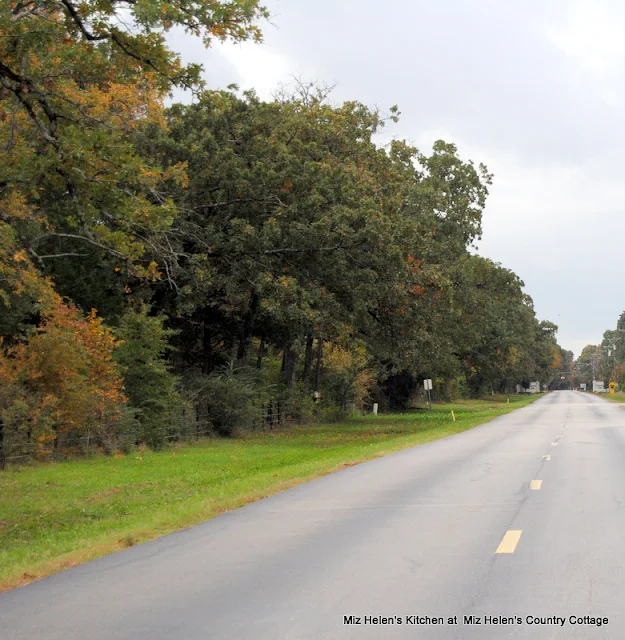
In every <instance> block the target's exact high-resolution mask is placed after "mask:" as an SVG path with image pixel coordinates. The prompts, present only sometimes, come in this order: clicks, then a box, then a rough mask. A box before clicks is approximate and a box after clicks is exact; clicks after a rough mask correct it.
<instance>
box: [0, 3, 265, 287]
mask: <svg viewBox="0 0 625 640" xmlns="http://www.w3.org/2000/svg"><path fill="white" fill-rule="evenodd" d="M266 15H267V12H266V10H265V9H264V8H263V7H261V6H260V5H259V3H258V2H257V0H234V1H232V2H218V1H212V0H211V1H209V0H143V1H141V2H135V1H134V0H107V1H103V0H86V1H81V2H78V1H77V0H58V1H52V0H9V1H8V2H5V3H3V4H2V6H1V7H0V35H2V36H3V37H2V38H0V137H1V138H2V139H3V140H6V141H7V142H6V144H5V145H3V147H2V148H1V149H0V225H2V227H1V228H0V234H3V233H6V229H7V225H9V226H10V227H11V228H12V229H13V230H14V231H15V236H16V237H15V243H16V250H21V249H24V250H26V252H27V254H28V257H29V259H32V260H33V263H34V264H35V265H36V266H37V267H38V268H41V267H42V266H43V264H44V263H45V261H46V260H50V259H53V258H56V257H58V256H61V255H65V256H67V255H76V254H81V253H82V252H83V251H84V250H85V248H86V247H92V248H93V247H97V248H99V249H101V250H104V251H106V253H107V254H108V255H109V256H111V257H112V258H113V259H115V260H117V261H118V262H120V263H126V264H127V266H129V267H131V268H132V270H133V272H134V273H136V274H138V275H142V276H150V277H153V278H156V277H158V275H159V272H158V266H157V264H156V263H155V261H154V260H153V259H149V258H146V256H145V251H146V248H147V247H152V246H154V245H155V242H156V243H157V241H156V240H155V239H154V238H151V237H148V235H150V234H156V235H157V237H158V234H162V232H163V231H164V230H165V229H167V228H168V227H169V226H170V225H171V222H172V217H173V214H174V209H173V206H172V204H171V202H170V201H169V200H168V199H167V197H166V196H165V195H164V194H163V193H162V191H160V190H159V184H160V182H161V180H162V179H163V178H164V177H165V174H163V172H161V170H160V169H159V168H158V167H155V166H149V165H147V164H146V163H144V162H143V161H142V160H141V158H140V157H139V156H138V155H137V154H136V152H135V149H134V146H133V141H132V138H133V135H134V132H135V130H136V128H137V126H138V125H139V124H140V123H145V122H153V123H158V124H159V125H162V124H163V98H164V97H165V96H166V94H167V92H168V91H169V90H170V89H171V87H173V86H186V87H192V88H193V87H195V88H197V87H199V86H201V82H200V76H199V73H200V68H199V67H198V66H197V65H190V66H186V67H185V66H183V65H182V64H181V62H180V59H179V57H178V56H177V55H176V54H174V53H173V52H171V51H170V50H169V49H168V48H167V47H166V46H165V39H164V35H165V33H166V32H167V31H168V30H170V29H171V28H173V27H175V26H182V27H184V28H185V29H186V30H187V32H189V33H191V34H193V35H195V36H199V37H201V38H202V39H203V41H204V43H205V44H206V45H207V46H208V45H210V43H211V42H212V40H213V39H221V40H223V39H226V38H230V39H234V40H243V39H246V38H253V39H256V40H258V39H260V31H259V29H258V27H257V26H255V24H254V22H255V20H257V19H258V18H262V17H265V16H266ZM166 176H167V177H169V178H174V177H176V178H177V179H179V180H183V179H184V174H183V172H182V168H181V167H171V168H170V171H169V172H168V173H167V174H166Z"/></svg>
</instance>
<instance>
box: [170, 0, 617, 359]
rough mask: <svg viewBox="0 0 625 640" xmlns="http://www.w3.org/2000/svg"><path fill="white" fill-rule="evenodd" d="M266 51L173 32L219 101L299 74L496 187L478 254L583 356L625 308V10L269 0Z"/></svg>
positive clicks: (593, 2) (577, 5)
mask: <svg viewBox="0 0 625 640" xmlns="http://www.w3.org/2000/svg"><path fill="white" fill-rule="evenodd" d="M265 4H266V5H267V6H268V8H269V9H270V10H271V12H272V14H273V18H272V20H271V24H265V25H263V30H264V34H265V43H264V44H263V45H255V44H251V43H244V44H242V45H233V44H225V45H217V46H215V47H214V48H213V49H211V50H209V51H206V50H204V49H203V47H202V45H201V43H199V42H195V41H193V40H191V39H189V38H188V37H187V36H184V35H181V34H175V35H173V36H172V38H171V39H170V42H171V45H172V47H173V48H175V49H176V50H178V51H180V52H181V53H182V54H183V57H184V59H185V60H187V61H197V62H201V63H202V64H203V65H204V68H205V70H206V73H205V75H206V78H207V80H208V82H209V85H210V86H211V87H212V88H223V87H225V86H226V85H228V84H230V83H232V82H234V83H237V84H239V85H240V86H241V87H242V88H250V87H254V88H256V89H257V91H258V92H259V94H260V95H261V96H263V97H267V98H269V97H270V95H271V92H272V90H274V89H275V88H276V87H277V86H278V85H279V84H280V83H281V82H284V83H288V82H289V80H290V79H291V78H292V76H298V77H302V78H303V79H305V80H315V79H319V80H322V81H325V82H327V83H329V84H334V83H337V87H336V89H335V91H334V93H333V100H334V101H340V100H348V99H349V100H359V101H361V102H364V103H366V104H369V105H372V106H373V105H376V106H378V107H380V108H382V109H383V110H385V109H388V107H390V106H391V105H393V104H397V105H398V106H399V108H400V111H401V113H402V115H401V119H400V122H399V123H398V124H396V125H391V126H390V127H389V128H388V130H387V134H389V135H392V136H394V137H398V138H406V139H408V140H409V141H410V142H412V143H414V144H415V145H416V146H418V147H419V148H420V149H421V150H422V151H424V152H427V151H428V150H429V148H430V147H431V145H432V143H433V142H434V141H435V140H436V139H438V138H443V139H445V140H447V141H449V142H454V143H456V144H457V145H458V148H459V151H460V154H461V156H462V157H463V158H465V159H472V160H474V161H475V162H476V163H478V162H484V163H486V164H487V166H488V168H489V170H490V171H491V172H493V173H494V174H495V178H494V184H493V187H492V189H491V196H490V198H489V201H488V205H487V208H486V211H485V216H484V236H483V240H482V241H481V242H480V243H478V246H479V251H480V253H482V254H483V255H486V256H488V257H490V258H492V259H494V260H496V261H498V262H501V263H502V264H503V265H504V266H505V267H508V268H510V269H512V270H514V271H515V272H516V273H517V274H518V275H519V276H520V277H521V278H522V279H523V280H524V282H525V284H526V291H527V293H529V294H530V295H531V296H532V298H533V299H534V303H535V307H536V311H537V314H538V316H539V317H540V318H541V319H547V320H551V321H553V322H555V323H556V324H558V325H559V327H560V331H559V341H560V343H561V344H562V345H563V346H564V347H565V348H567V349H571V350H573V351H574V352H575V354H576V355H579V353H580V351H581V349H582V348H583V347H584V345H586V344H590V343H598V342H599V341H600V340H601V336H602V334H603V331H604V330H605V329H609V328H613V327H614V326H615V325H616V320H617V318H618V316H619V314H620V313H621V312H622V311H623V310H625V291H624V289H625V279H623V277H622V271H623V257H622V249H621V247H622V246H623V243H625V216H624V215H623V213H624V211H625V175H624V174H625V157H623V154H624V150H625V38H623V36H622V34H623V33H625V3H623V2H619V1H618V0H614V1H606V0H582V1H579V2H578V1H576V0H526V2H524V3H509V2H502V1H501V0H471V2H467V1H466V0H446V1H445V2H431V0H428V1H426V0H386V2H384V3H380V2H378V1H374V0H315V1H314V2H313V1H308V2H305V1H304V0H266V1H265Z"/></svg>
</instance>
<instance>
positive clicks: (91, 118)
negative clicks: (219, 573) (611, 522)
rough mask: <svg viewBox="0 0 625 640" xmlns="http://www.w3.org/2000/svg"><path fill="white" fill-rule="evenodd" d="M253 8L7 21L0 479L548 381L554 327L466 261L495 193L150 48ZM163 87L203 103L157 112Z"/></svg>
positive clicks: (121, 10)
mask: <svg viewBox="0 0 625 640" xmlns="http://www.w3.org/2000/svg"><path fill="white" fill-rule="evenodd" d="M267 17H268V14H267V11H266V9H265V8H264V7H262V6H261V5H260V4H259V2H258V1H257V0H235V1H232V2H216V1H215V2H213V1H211V2H207V1H206V0H145V1H144V2H141V3H137V2H135V1H134V0H108V1H107V2H101V1H100V0H89V1H86V2H83V1H81V2H78V0H60V1H58V2H56V1H51V0H10V1H9V2H8V3H4V4H3V6H2V7H0V34H2V36H3V37H2V38H1V39H0V140H2V141H3V142H2V147H1V148H0V341H1V345H0V464H2V463H3V462H4V461H6V460H8V459H19V458H22V457H29V456H39V457H44V458H45V457H46V456H49V455H67V454H71V453H74V452H76V453H79V452H83V451H85V450H90V451H91V450H100V451H104V452H112V451H114V450H116V449H118V448H124V447H128V446H132V445H136V444H137V443H145V444H147V445H149V446H152V447H155V448H158V447H162V446H164V444H166V443H167V442H168V441H171V440H175V439H179V438H184V437H188V436H191V435H194V434H206V433H215V434H220V435H231V434H232V433H233V432H234V431H235V429H253V428H263V427H267V426H273V425H275V424H276V423H280V422H282V421H284V420H300V421H302V422H306V421H309V420H315V419H324V420H330V419H336V418H339V417H341V416H344V415H346V414H348V413H349V412H351V411H354V410H366V409H367V408H368V407H370V406H371V404H372V403H373V402H377V403H378V404H380V405H381V407H382V408H388V409H399V408H406V407H408V406H410V405H411V403H413V402H414V401H415V398H416V397H417V396H418V394H419V390H420V388H421V386H422V382H423V380H424V379H425V378H432V379H433V380H434V383H435V392H436V393H437V394H438V395H439V397H441V398H451V397H457V396H471V395H472V396H479V395H481V394H483V393H485V392H504V391H509V390H511V389H514V387H515V385H516V384H518V383H521V384H523V385H525V386H526V385H527V384H528V382H529V381H530V380H540V381H541V382H542V383H545V384H546V383H549V382H551V381H552V380H553V379H554V378H555V375H556V374H555V372H556V370H557V368H558V364H557V360H558V357H559V354H560V353H561V351H562V350H561V349H560V348H559V347H558V345H557V343H556V337H555V335H556V331H557V327H556V326H555V325H554V324H552V323H550V322H546V321H539V320H538V319H537V317H536V314H535V312H534V309H533V305H532V300H531V298H530V297H529V296H528V295H527V294H526V293H525V292H524V291H523V283H522V281H521V280H520V279H519V278H518V276H517V275H516V274H514V273H513V272H512V271H510V270H508V269H506V268H504V267H503V266H501V265H499V264H497V263H494V262H493V261H491V260H489V259H487V258H484V257H482V256H479V255H477V254H476V253H475V251H474V243H475V242H476V241H477V240H478V239H479V238H480V237H481V233H482V229H481V221H482V212H483V209H484V206H485V204H486V198H487V195H488V188H489V186H490V185H491V183H492V175H491V174H490V173H489V172H488V170H487V168H486V167H485V166H483V165H481V164H479V165H477V166H476V165H475V164H474V163H473V162H472V161H467V160H463V159H462V158H461V156H460V154H459V152H458V149H457V148H456V146H455V145H454V144H452V143H450V142H445V141H437V142H436V143H435V144H434V145H433V148H432V149H431V150H430V151H429V152H427V153H423V152H421V151H420V150H418V149H417V148H415V147H414V146H412V145H410V144H408V143H407V142H406V141H404V140H399V139H394V140H392V141H391V142H390V143H389V144H387V145H385V146H383V145H380V144H379V143H378V142H377V140H378V136H379V134H380V132H381V131H382V129H383V128H384V127H386V126H389V125H392V123H394V122H397V120H398V119H399V117H400V113H399V110H398V108H397V107H395V106H393V107H390V108H389V109H388V112H386V113H385V112H382V111H381V110H379V109H374V108H371V107H368V106H367V105H364V104H362V103H360V102H358V101H348V102H343V103H340V104H334V103H333V102H332V100H331V94H330V93H329V91H328V90H326V89H325V88H324V87H321V86H317V85H314V84H305V83H301V82H298V83H297V84H296V86H295V87H291V88H290V89H289V88H286V89H283V90H282V91H279V92H277V93H276V95H275V97H274V98H273V99H272V100H270V101H265V100H261V99H260V98H259V97H258V96H257V95H256V94H255V93H254V92H253V91H245V92H242V91H240V90H239V89H238V88H237V87H236V86H234V85H232V86H230V87H229V88H228V89H227V90H219V91H217V90H211V89H209V88H208V87H206V86H205V84H204V83H203V81H202V80H201V75H200V71H201V70H200V68H199V67H197V66H196V65H189V66H185V65H183V64H182V63H181V61H180V59H179V57H178V56H177V54H175V52H172V51H171V50H170V49H169V48H168V47H167V46H166V34H167V32H168V31H169V30H170V29H172V28H173V27H182V28H184V29H186V30H187V32H189V33H191V34H193V35H194V36H198V37H200V38H202V39H203V41H204V43H205V44H206V46H210V45H211V43H212V42H213V41H214V40H226V39H229V40H233V41H242V40H246V39H252V40H257V41H258V40H260V39H261V31H260V28H259V24H260V23H261V21H262V20H263V19H265V18H267ZM175 87H184V88H188V89H190V90H192V91H193V92H194V95H195V99H194V101H193V104H190V105H184V104H175V105H173V106H170V107H169V108H166V106H165V103H166V98H167V96H168V95H169V93H170V92H171V90H172V89H173V88H175Z"/></svg>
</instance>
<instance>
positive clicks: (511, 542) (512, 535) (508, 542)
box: [495, 530, 523, 553]
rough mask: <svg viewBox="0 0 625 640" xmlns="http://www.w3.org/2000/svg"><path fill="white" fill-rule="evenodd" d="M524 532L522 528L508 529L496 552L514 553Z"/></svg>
mask: <svg viewBox="0 0 625 640" xmlns="http://www.w3.org/2000/svg"><path fill="white" fill-rule="evenodd" d="M522 533H523V531H521V530H511V531H506V534H505V535H504V537H503V539H502V540H501V542H500V544H499V546H498V547H497V551H495V553H514V550H515V549H516V546H517V544H519V540H520V538H521V534H522Z"/></svg>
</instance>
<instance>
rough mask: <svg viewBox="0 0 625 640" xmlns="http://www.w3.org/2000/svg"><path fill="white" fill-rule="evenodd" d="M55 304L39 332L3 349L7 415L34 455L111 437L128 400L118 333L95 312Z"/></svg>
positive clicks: (2, 393)
mask: <svg viewBox="0 0 625 640" xmlns="http://www.w3.org/2000/svg"><path fill="white" fill-rule="evenodd" d="M52 298H53V302H52V304H51V306H49V307H48V308H47V309H46V310H45V311H44V312H43V314H42V321H41V323H40V325H39V327H38V328H37V329H36V331H35V332H33V333H32V334H31V335H30V336H29V337H28V338H27V339H25V340H23V341H21V342H19V343H17V344H15V345H13V346H11V347H4V348H1V349H0V415H2V417H3V419H4V421H5V423H6V426H7V427H9V431H10V432H12V433H14V434H16V436H17V440H18V442H16V443H14V444H15V445H16V446H21V449H20V450H24V451H28V452H29V453H32V452H33V448H35V450H34V452H35V453H39V454H42V453H47V452H49V451H50V449H51V447H53V445H54V440H55V439H57V438H62V437H64V438H68V437H69V438H77V437H78V438H80V436H81V435H84V434H85V433H87V432H89V433H93V434H94V435H95V434H97V435H99V436H100V437H103V436H105V434H106V433H110V432H111V431H112V430H113V431H114V430H115V428H116V425H117V424H119V423H120V421H121V418H122V407H123V405H124V404H125V403H126V400H127V399H126V397H125V395H124V392H123V380H122V377H121V374H120V372H119V370H118V368H117V365H116V364H115V362H114V361H113V351H114V349H115V347H116V345H117V344H118V342H117V341H116V340H115V338H114V336H113V335H112V333H111V330H110V329H108V328H106V327H104V326H103V325H102V320H101V319H100V318H98V317H97V315H96V312H95V310H93V311H91V313H89V314H88V315H87V316H86V317H85V316H84V315H83V314H81V312H80V311H79V310H78V309H77V308H76V307H74V306H71V305H68V304H66V303H64V302H63V301H62V300H61V298H60V296H58V295H57V294H55V293H54V294H52ZM12 422H13V423H14V424H11V423H12Z"/></svg>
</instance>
